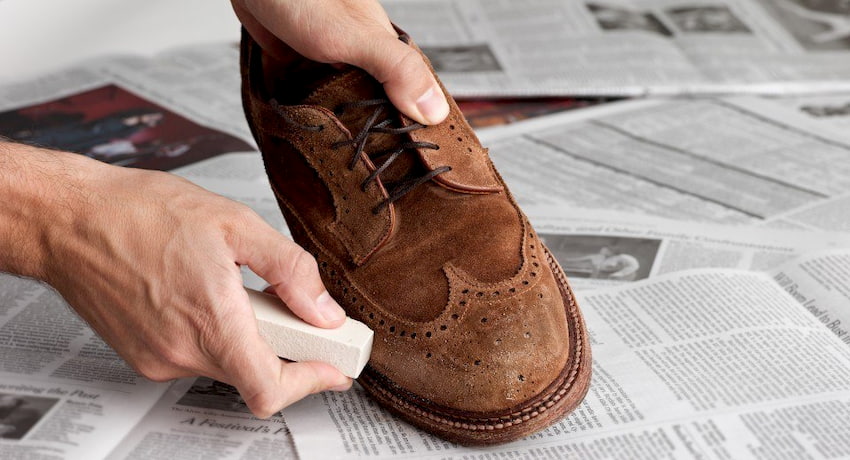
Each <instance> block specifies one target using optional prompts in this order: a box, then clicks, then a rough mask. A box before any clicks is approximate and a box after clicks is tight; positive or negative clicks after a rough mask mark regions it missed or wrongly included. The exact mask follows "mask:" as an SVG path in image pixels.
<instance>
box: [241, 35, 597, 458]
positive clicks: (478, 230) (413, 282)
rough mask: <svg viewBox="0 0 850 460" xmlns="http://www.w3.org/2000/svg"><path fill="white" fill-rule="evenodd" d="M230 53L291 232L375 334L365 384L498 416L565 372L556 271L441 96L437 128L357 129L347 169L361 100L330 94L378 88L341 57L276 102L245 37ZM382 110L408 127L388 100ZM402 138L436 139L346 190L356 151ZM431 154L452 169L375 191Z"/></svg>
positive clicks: (357, 168)
mask: <svg viewBox="0 0 850 460" xmlns="http://www.w3.org/2000/svg"><path fill="white" fill-rule="evenodd" d="M242 52H243V64H242V69H243V82H244V85H243V93H244V104H245V110H246V114H247V116H248V119H249V124H250V125H251V127H252V130H253V132H254V135H255V137H256V139H257V142H258V144H259V146H260V149H261V151H262V152H263V158H264V161H265V164H266V170H267V172H268V174H269V178H270V181H271V184H272V186H273V188H274V191H275V194H276V196H277V198H278V201H279V203H280V205H281V209H282V210H283V213H284V216H285V218H286V220H287V222H288V224H289V226H290V229H291V231H292V234H293V237H294V238H295V240H296V242H298V243H299V244H301V245H302V246H304V247H305V248H306V249H308V250H309V251H310V252H312V253H313V254H314V255H315V256H316V258H317V261H318V262H319V265H320V269H321V272H322V276H323V280H324V282H325V284H326V286H327V287H328V290H329V291H330V292H331V294H332V295H333V296H334V298H335V299H336V300H337V301H338V302H339V303H340V304H341V305H342V306H343V307H344V308H345V309H346V311H347V312H348V314H349V315H350V316H351V317H353V318H355V319H357V320H360V321H362V322H364V323H366V324H367V325H368V326H369V327H370V328H372V329H373V330H374V331H375V334H376V339H375V343H374V346H373V351H372V358H371V360H370V363H369V366H368V367H367V371H366V372H367V373H371V377H370V378H372V379H373V380H370V381H380V382H382V383H381V385H382V387H384V389H385V390H386V391H388V392H391V393H393V394H397V395H399V396H398V397H399V398H401V399H405V400H408V401H413V402H414V403H415V404H416V405H417V407H421V408H424V410H427V411H430V412H433V413H435V414H443V415H445V416H448V417H452V416H457V417H473V418H475V417H478V418H487V417H496V418H498V417H508V415H507V414H511V413H512V412H516V411H521V410H523V408H528V407H536V406H534V404H535V401H544V402H545V401H546V400H547V399H546V398H549V397H550V396H552V394H553V393H554V391H555V390H557V389H558V385H560V384H561V383H559V382H563V381H564V380H565V379H566V378H567V377H565V375H566V374H568V373H570V372H572V373H573V374H575V373H576V372H577V371H576V369H578V367H579V363H578V361H577V358H576V356H577V354H578V353H579V352H580V351H581V347H582V346H584V347H585V349H586V348H587V347H586V337H584V336H583V334H585V333H584V330H583V324H582V323H581V319H580V314H579V313H578V311H577V307H576V306H575V304H574V301H573V299H572V297H571V294H569V288H568V286H566V283H565V281H563V274H562V272H560V268H559V267H558V266H557V263H556V262H554V259H552V258H551V256H549V254H548V253H547V251H546V250H545V248H544V246H543V245H542V243H541V242H540V241H539V239H538V238H537V236H536V234H535V233H534V230H533V229H532V228H531V225H530V224H529V223H528V221H527V219H526V218H525V216H524V215H523V213H522V211H521V210H520V209H519V208H518V206H517V205H516V202H515V201H514V200H513V198H512V197H511V195H510V193H509V192H508V190H507V187H506V186H505V184H504V182H503V181H502V179H501V177H500V176H499V175H498V173H497V172H496V170H495V168H494V167H493V164H492V163H491V162H490V159H489V157H488V155H487V151H486V149H484V148H483V147H481V145H480V143H479V141H478V139H477V137H476V136H475V134H474V133H473V132H472V129H471V128H470V127H469V125H468V124H467V123H466V121H465V120H464V119H463V116H462V115H460V112H459V110H458V108H457V106H456V105H455V104H454V101H450V103H451V113H450V116H449V118H448V119H447V120H446V121H445V122H443V123H441V124H439V125H436V126H429V127H425V128H422V129H417V130H413V131H411V132H410V133H405V134H387V133H371V134H369V135H368V137H367V141H366V143H365V148H364V154H362V155H360V156H359V157H356V159H355V162H354V163H353V168H351V169H350V168H349V166H351V163H350V162H351V160H352V157H353V156H354V154H355V152H356V151H355V148H356V146H355V145H352V143H351V142H350V141H351V140H352V139H354V138H356V137H357V135H358V134H359V133H360V132H361V130H362V128H363V125H364V123H365V121H366V119H367V118H369V116H370V115H371V114H373V113H374V110H375V109H374V108H373V107H346V106H345V104H346V103H350V102H356V101H360V100H370V99H375V98H378V97H385V96H384V95H383V91H382V89H381V87H380V85H379V84H378V83H377V82H376V81H374V80H373V79H371V77H369V76H368V75H367V74H365V72H363V71H361V70H359V69H354V68H349V69H345V70H342V71H339V73H338V75H335V76H333V77H332V78H328V79H327V81H325V82H324V83H323V84H320V85H318V86H317V87H316V88H315V89H314V90H313V91H311V92H310V93H309V95H308V96H306V97H304V98H303V99H302V100H301V101H299V102H298V103H296V104H291V105H276V104H275V103H272V102H270V101H271V100H272V99H274V98H278V97H280V95H279V94H278V93H280V92H282V91H285V90H286V85H285V84H281V85H276V84H275V81H274V79H275V75H269V72H270V71H269V70H267V69H269V68H272V67H271V66H268V65H264V60H265V59H268V57H267V56H262V57H261V56H260V54H261V51H260V49H259V47H258V46H257V45H256V44H255V43H254V42H253V41H252V40H251V39H250V37H247V35H245V36H243V50H242ZM340 107H342V108H343V109H344V110H337V109H338V108H340ZM335 110H336V112H335ZM387 118H389V119H391V120H392V122H393V126H397V127H400V126H408V125H410V124H411V123H412V122H411V121H410V120H409V119H407V118H406V117H404V116H402V115H400V114H398V113H397V112H395V111H394V109H391V108H387V109H384V110H382V111H381V112H380V117H379V118H378V120H384V119H387ZM417 141H418V142H424V143H433V144H437V145H438V146H439V149H435V148H423V147H419V148H410V149H408V151H406V152H404V153H402V154H401V155H400V156H399V157H398V159H397V160H395V162H394V163H393V164H392V165H391V166H390V167H389V168H387V170H386V171H384V172H383V173H382V174H380V175H379V176H378V177H377V178H376V179H375V180H372V181H369V182H367V183H366V185H365V187H361V185H362V184H363V183H364V180H366V179H367V178H368V177H369V176H370V174H371V173H372V172H373V171H375V169H376V167H378V166H380V165H381V164H382V163H381V162H382V161H383V159H377V158H376V159H374V161H373V158H372V157H370V154H373V155H374V154H376V153H377V152H380V151H381V150H387V149H391V148H393V147H396V146H398V145H400V143H401V142H417ZM376 163H377V165H376ZM441 166H450V167H451V170H450V171H447V172H444V173H442V174H439V175H437V176H435V177H434V178H433V179H431V180H429V181H427V182H425V183H423V184H421V185H419V186H417V187H415V188H413V189H412V190H411V191H410V192H409V193H406V194H405V195H404V196H402V197H401V198H400V199H398V200H397V201H395V202H393V203H391V204H388V205H386V204H385V203H384V202H385V200H387V198H388V197H389V196H390V194H391V192H390V190H391V189H392V187H393V184H394V183H396V182H398V181H400V180H402V179H404V178H405V177H407V175H410V174H413V175H416V174H423V173H427V172H428V171H432V170H435V169H437V168H439V167H441ZM382 204H383V205H382ZM565 293H567V295H565ZM585 356H586V353H585ZM581 359H582V360H586V358H584V357H582V358H581ZM582 362H584V361H582ZM585 367H586V366H585ZM582 372H584V373H585V374H586V375H585V376H584V377H586V378H588V379H589V369H582ZM584 377H583V378H584ZM367 389H369V388H368V387H367ZM585 390H586V387H585ZM562 393H563V391H562ZM582 395H583V393H582ZM556 401H557V399H556ZM541 404H542V403H541ZM550 405H551V404H550ZM547 407H548V406H547ZM544 410H545V409H544ZM535 413H536V412H535ZM461 441H463V440H462V439H461Z"/></svg>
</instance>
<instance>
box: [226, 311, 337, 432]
mask: <svg viewBox="0 0 850 460" xmlns="http://www.w3.org/2000/svg"><path fill="white" fill-rule="evenodd" d="M245 302H247V296H246V298H245ZM239 323H240V322H238V321H236V322H234V324H233V325H232V328H231V329H229V330H227V332H225V334H233V336H232V337H233V338H232V339H231V340H227V339H224V340H222V341H220V342H219V344H220V345H223V346H219V347H218V348H217V349H216V350H213V353H214V354H218V355H219V356H218V359H217V361H218V362H219V367H220V368H221V370H222V371H223V373H224V375H223V376H222V377H221V380H223V381H226V382H228V383H230V384H231V385H233V386H235V387H236V388H237V389H238V390H239V393H240V394H241V395H242V398H243V399H244V400H245V403H246V404H248V408H250V409H251V412H253V413H254V414H255V415H257V416H258V417H261V418H266V417H269V416H271V415H273V414H274V413H275V412H277V411H279V410H280V409H282V408H284V407H286V406H288V405H290V404H292V403H293V402H295V401H298V400H299V399H301V398H303V397H304V396H307V395H309V394H313V393H318V392H320V391H325V390H343V389H347V388H348V387H349V386H350V385H351V379H350V378H348V377H346V376H345V375H343V374H342V373H341V372H339V371H338V370H336V369H335V368H334V367H333V366H331V365H329V364H325V363H316V362H307V363H288V362H284V361H282V360H281V359H280V358H278V357H277V356H275V354H274V352H273V351H272V349H271V347H270V346H269V345H268V344H267V343H266V342H265V341H264V340H263V339H262V338H261V337H260V336H259V333H258V332H257V326H256V323H250V322H248V323H245V324H239ZM214 360H215V358H214Z"/></svg>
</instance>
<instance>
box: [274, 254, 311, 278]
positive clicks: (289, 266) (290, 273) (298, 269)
mask: <svg viewBox="0 0 850 460" xmlns="http://www.w3.org/2000/svg"><path fill="white" fill-rule="evenodd" d="M280 257H281V258H282V259H283V260H281V262H280V263H281V268H282V271H283V273H284V274H285V275H286V278H287V279H289V280H291V281H295V280H297V281H303V280H306V279H310V278H314V277H318V273H319V264H318V263H317V262H316V259H315V258H314V257H313V256H312V255H310V253H309V252H307V251H305V250H304V249H301V248H294V249H291V250H290V251H282V252H281V255H280Z"/></svg>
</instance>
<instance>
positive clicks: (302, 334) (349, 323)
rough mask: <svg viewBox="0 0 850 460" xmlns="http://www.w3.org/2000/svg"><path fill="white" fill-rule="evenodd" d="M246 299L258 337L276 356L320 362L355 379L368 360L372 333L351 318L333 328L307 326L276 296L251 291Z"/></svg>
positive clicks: (292, 359)
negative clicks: (264, 341)
mask: <svg viewBox="0 0 850 460" xmlns="http://www.w3.org/2000/svg"><path fill="white" fill-rule="evenodd" d="M245 290H246V291H248V298H249V299H250V300H251V306H252V307H253V308H254V315H255V316H256V317H257V325H258V326H259V329H260V336H261V337H262V338H263V339H265V340H266V342H268V343H269V345H271V347H272V350H274V352H275V353H277V355H278V356H280V357H281V358H284V359H288V360H290V361H321V362H325V363H328V364H330V365H332V366H334V367H336V368H337V369H339V371H340V372H342V373H343V374H345V375H347V376H348V377H352V378H357V376H359V375H360V372H361V371H362V370H363V368H364V367H365V366H366V363H367V362H368V361H369V354H370V353H371V352H372V338H373V335H374V333H373V332H372V330H371V329H369V328H368V327H367V326H366V325H365V324H363V323H361V322H360V321H356V320H353V319H351V318H345V323H343V324H342V326H340V327H338V328H336V329H323V328H320V327H316V326H313V325H311V324H307V323H306V322H305V321H304V320H302V319H301V318H299V317H297V316H295V314H293V313H292V312H291V311H289V308H287V307H286V305H285V304H284V303H283V302H282V301H281V300H280V299H278V298H277V297H275V296H273V295H270V294H266V293H264V292H259V291H255V290H253V289H245Z"/></svg>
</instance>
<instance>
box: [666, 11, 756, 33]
mask: <svg viewBox="0 0 850 460" xmlns="http://www.w3.org/2000/svg"><path fill="white" fill-rule="evenodd" d="M664 14H666V15H667V17H669V18H670V20H671V21H672V22H673V24H675V25H676V28H677V29H679V30H680V31H681V32H685V33H727V34H728V33H752V31H751V30H750V28H749V27H747V25H746V24H745V23H744V21H742V20H741V19H740V18H738V16H736V15H735V13H733V12H732V10H731V9H729V7H727V6H723V5H717V6H714V5H712V6H693V7H683V8H669V9H667V10H665V11H664Z"/></svg>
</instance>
